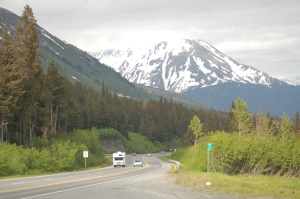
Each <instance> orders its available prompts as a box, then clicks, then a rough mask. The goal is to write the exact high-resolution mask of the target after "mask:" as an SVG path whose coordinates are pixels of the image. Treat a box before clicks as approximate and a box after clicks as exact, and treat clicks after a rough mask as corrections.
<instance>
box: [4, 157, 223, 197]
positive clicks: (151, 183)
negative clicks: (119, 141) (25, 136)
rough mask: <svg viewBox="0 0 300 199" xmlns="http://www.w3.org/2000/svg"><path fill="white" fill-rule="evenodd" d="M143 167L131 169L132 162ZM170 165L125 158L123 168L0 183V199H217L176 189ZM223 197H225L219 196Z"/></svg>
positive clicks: (185, 189) (153, 160)
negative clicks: (141, 164)
mask: <svg viewBox="0 0 300 199" xmlns="http://www.w3.org/2000/svg"><path fill="white" fill-rule="evenodd" d="M135 158H137V159H141V160H143V163H144V165H143V167H133V160H134V159H135ZM169 171H170V163H167V162H163V161H161V160H160V159H159V158H157V157H156V156H155V155H152V156H147V155H137V156H127V158H126V167H116V168H114V167H113V166H110V167H106V168H101V169H95V170H89V171H81V172H70V173H62V174H54V175H43V176H36V177H25V178H16V179H6V180H0V198H1V199H31V198H46V199H50V198H51V199H57V198H63V199H67V198H70V199H71V198H72V199H81V198H84V199H92V198H109V199H114V198H115V199H120V198H122V199H133V198H143V199H147V198H149V199H150V198H151V199H152V198H153V199H160V198H164V199H171V198H189V199H193V198H218V197H216V196H214V197H212V195H206V194H201V193H197V192H192V191H191V190H190V189H187V188H184V187H180V186H176V185H175V184H174V180H173V179H172V178H169V177H168V176H167V173H168V172H169ZM220 198H224V197H220Z"/></svg>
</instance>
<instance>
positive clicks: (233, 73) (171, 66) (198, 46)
mask: <svg viewBox="0 0 300 199" xmlns="http://www.w3.org/2000/svg"><path fill="white" fill-rule="evenodd" d="M92 56H94V57H96V58H97V59H99V61H100V62H102V63H104V64H106V65H108V66H111V67H112V68H113V69H115V70H116V71H117V72H119V73H120V74H121V75H122V76H123V77H125V78H126V79H128V80H129V81H130V82H134V83H138V84H143V85H146V86H151V87H155V88H161V89H165V90H171V91H175V92H178V93H181V92H184V91H186V90H187V89H190V88H192V87H200V88H203V87H207V86H213V85H217V84H219V83H224V82H241V83H251V84H262V85H265V86H268V87H270V86H271V84H272V83H273V81H274V79H273V78H272V77H270V76H269V75H267V74H266V73H263V72H261V71H259V70H256V69H255V68H253V67H251V66H247V65H243V64H239V63H238V62H236V61H235V60H233V59H232V58H231V57H229V56H226V55H224V54H223V53H221V52H220V51H219V50H217V49H216V48H214V47H213V46H211V45H210V44H208V43H206V42H204V41H202V40H191V39H170V40H167V41H161V42H155V43H154V44H151V45H147V47H137V48H132V49H130V48H128V49H125V50H110V51H101V52H99V53H95V54H92Z"/></svg>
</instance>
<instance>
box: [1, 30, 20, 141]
mask: <svg viewBox="0 0 300 199" xmlns="http://www.w3.org/2000/svg"><path fill="white" fill-rule="evenodd" d="M1 44H2V45H0V74H1V75H0V127H1V128H0V131H1V137H0V142H1V141H4V131H6V130H7V126H8V124H9V121H10V117H11V116H12V115H13V112H14V111H15V110H16V109H17V107H16V106H17V103H18V101H19V100H20V99H21V97H22V95H23V92H22V90H21V89H20V88H21V80H22V74H21V72H20V70H19V68H18V67H17V66H16V65H15V64H14V62H15V60H16V54H15V51H14V48H13V45H12V38H11V36H10V34H9V29H8V28H7V26H6V25H5V26H4V28H3V29H2V40H1ZM6 133H7V131H6ZM7 137H9V136H6V140H7Z"/></svg>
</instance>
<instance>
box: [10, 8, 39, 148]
mask: <svg viewBox="0 0 300 199" xmlns="http://www.w3.org/2000/svg"><path fill="white" fill-rule="evenodd" d="M14 48H15V50H16V55H17V59H16V61H15V64H16V66H18V67H20V70H22V74H23V75H24V76H23V78H22V89H23V90H24V92H25V93H24V96H23V99H22V102H21V106H22V107H21V109H20V120H21V121H20V123H21V124H23V127H20V129H23V131H24V132H27V136H26V137H25V138H26V139H27V141H28V143H24V144H26V145H29V146H30V147H32V146H33V135H34V132H35V130H36V125H37V123H36V122H37V114H38V111H39V106H38V105H39V103H40V101H39V100H40V99H41V98H40V97H41V96H40V93H41V90H42V88H41V86H42V78H43V71H42V67H41V63H40V57H39V37H38V32H37V24H36V20H35V18H34V15H33V12H32V9H31V8H30V7H29V6H28V5H26V6H25V7H24V11H23V13H22V15H21V17H20V22H19V23H18V24H17V28H16V32H15V37H14Z"/></svg>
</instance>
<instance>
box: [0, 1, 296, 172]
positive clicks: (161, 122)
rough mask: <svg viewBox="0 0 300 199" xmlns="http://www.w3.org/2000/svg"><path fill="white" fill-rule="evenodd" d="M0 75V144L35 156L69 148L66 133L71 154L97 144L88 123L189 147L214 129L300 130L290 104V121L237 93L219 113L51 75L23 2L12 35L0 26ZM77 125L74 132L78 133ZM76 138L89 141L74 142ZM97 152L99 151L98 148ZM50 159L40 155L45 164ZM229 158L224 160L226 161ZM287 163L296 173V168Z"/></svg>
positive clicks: (261, 133)
mask: <svg viewBox="0 0 300 199" xmlns="http://www.w3.org/2000/svg"><path fill="white" fill-rule="evenodd" d="M0 74H1V75H0V125H1V128H0V144H1V143H2V144H3V145H1V146H0V147H3V150H4V148H5V149H6V150H10V149H9V147H11V145H14V146H18V147H23V148H25V149H31V151H30V153H33V152H34V150H36V149H38V150H39V151H37V152H36V153H38V154H39V156H40V155H41V154H40V153H41V152H42V151H43V149H46V148H50V151H51V150H52V156H53V154H55V151H57V150H55V149H57V148H61V149H62V151H70V149H72V147H74V145H72V140H76V141H77V144H78V145H76V147H75V148H76V150H75V149H74V157H75V156H78V155H76V151H77V150H79V149H80V150H84V149H86V145H88V143H93V146H94V148H95V151H97V150H96V148H97V146H95V145H97V144H95V143H94V142H93V141H92V140H89V139H93V140H95V139H96V140H97V139H98V138H97V136H96V135H95V134H92V135H90V136H88V137H90V138H87V136H86V135H88V132H87V131H85V130H91V129H93V130H91V132H96V130H95V129H114V130H116V131H117V132H118V133H120V135H119V136H121V137H123V138H126V139H128V140H130V139H131V138H132V136H133V135H134V136H135V140H136V135H135V134H132V132H135V133H138V134H140V135H142V136H143V137H146V138H147V139H149V141H151V142H152V143H159V144H161V145H162V146H165V147H172V146H169V145H168V143H172V141H174V140H175V141H176V140H179V142H180V145H181V146H191V145H195V146H196V145H197V144H198V143H201V142H200V141H199V140H201V138H203V137H205V136H209V135H212V134H213V132H220V131H225V132H228V133H229V134H234V135H238V137H236V140H238V139H239V138H240V137H243V136H244V135H254V136H255V137H258V138H262V139H264V138H266V137H269V136H272V137H278V138H280V139H283V140H284V139H286V140H288V139H291V138H293V139H294V138H299V136H300V120H299V112H298V111H297V110H295V113H296V116H295V120H294V121H292V120H290V119H289V118H288V116H287V115H286V114H284V115H283V116H282V118H281V119H278V120H277V121H275V120H274V118H272V117H271V115H269V114H268V115H263V113H262V112H259V113H257V114H256V115H254V116H252V115H250V113H249V111H248V107H247V105H246V103H245V102H243V100H242V99H237V101H235V102H233V103H232V108H231V110H230V111H229V112H228V113H227V112H221V111H216V110H213V109H208V108H201V109H197V110H195V109H189V108H188V107H186V106H184V105H182V104H180V103H176V102H174V101H173V100H167V99H164V98H160V100H158V101H155V100H150V101H144V102H142V101H137V100H135V99H132V98H128V97H126V96H124V95H120V94H119V93H116V92H111V91H109V90H108V89H107V88H106V86H105V82H103V83H102V87H101V88H99V89H98V90H94V89H91V88H89V87H87V86H85V85H84V84H82V83H80V82H76V83H74V84H73V83H71V82H70V81H69V80H68V79H67V78H66V77H64V76H62V75H61V74H59V72H58V67H57V65H56V63H55V62H54V61H53V60H52V61H50V60H49V65H48V67H47V68H46V70H44V69H43V68H42V66H41V61H40V57H39V37H38V33H37V24H36V19H35V17H34V15H33V11H32V9H31V8H30V7H29V6H28V5H26V6H25V7H24V11H23V13H22V15H21V17H20V22H19V23H18V25H17V27H16V30H15V33H14V34H13V35H11V34H10V32H9V30H8V27H6V26H5V25H4V26H3V28H2V39H1V46H0ZM194 116H197V117H196V119H197V118H198V119H197V120H195V121H196V122H198V123H199V125H200V124H201V125H200V126H199V125H198V127H200V128H194V127H192V124H193V120H194V118H195V117H194ZM189 127H190V128H189ZM195 127H197V125H196V126H195ZM195 129H197V130H196V132H195ZM77 130H82V131H81V132H80V133H78V131H77ZM84 134H86V135H84ZM74 136H75V137H76V136H77V137H76V138H74ZM78 137H83V138H84V139H79V138H78ZM220 137H222V136H220ZM55 138H57V139H58V138H59V139H62V138H64V141H61V140H60V141H59V142H57V143H55V144H53V143H52V145H49V144H47V141H50V140H53V139H55ZM68 138H72V139H71V140H70V139H68ZM226 139H227V138H226ZM228 139H229V138H228ZM80 140H89V141H86V145H85V146H82V145H80V144H79V143H80ZM70 141H71V142H70ZM82 142H83V141H82ZM41 143H42V144H41ZM45 143H46V144H45ZM51 148H52V149H51ZM1 150H2V149H1ZM1 150H0V152H1ZM16 150H19V149H16ZM98 151H99V150H98ZM100 151H101V150H100ZM70 152H72V151H70ZM28 153H29V152H28ZM95 154H96V152H95ZM98 154H102V155H103V154H104V152H103V151H101V152H99V153H98ZM2 155H3V154H2ZM49 156H50V155H49ZM49 156H48V155H47V156H45V157H47V158H48V157H49ZM31 159H32V158H31ZM51 160H52V159H51V158H48V159H47V161H48V162H49V164H50V163H51ZM45 161H46V160H45ZM96 162H97V161H96ZM98 163H99V162H98ZM98 163H97V164H98ZM229 164H230V163H228V162H226V165H229ZM57 165H60V164H57ZM57 165H56V167H57V168H60V167H59V166H57ZM66 165H67V166H65V167H62V168H65V169H68V168H73V167H72V166H70V165H72V164H71V163H70V162H68V164H66ZM222 166H223V167H222V169H221V170H222V171H224V168H225V167H224V165H222ZM230 168H231V167H230ZM251 168H252V167H251ZM293 168H294V167H293ZM232 169H233V170H234V168H232ZM262 169H263V168H262ZM294 169H295V170H296V171H297V175H299V174H298V167H297V168H294ZM57 170H59V169H57ZM216 170H217V169H216ZM225 170H226V169H225ZM228 170H230V169H228ZM228 170H226V171H228ZM244 170H245V168H244ZM249 170H251V169H249ZM253 170H255V169H253ZM275 170H276V169H275ZM1 171H6V170H5V168H4V169H2V170H1V168H0V174H1ZM276 171H277V170H276ZM233 173H236V171H235V170H234V171H233ZM8 174H9V173H8ZM8 174H5V175H8Z"/></svg>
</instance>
